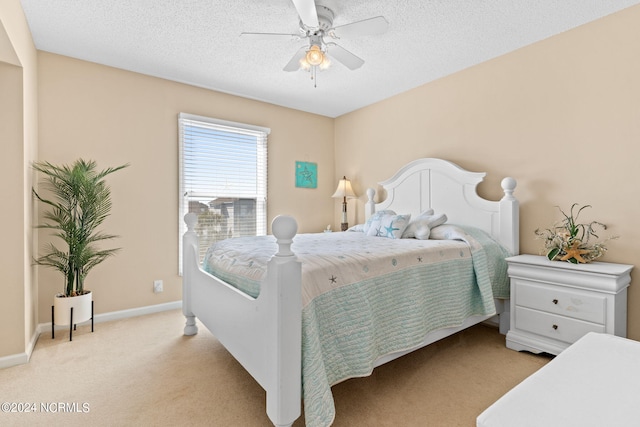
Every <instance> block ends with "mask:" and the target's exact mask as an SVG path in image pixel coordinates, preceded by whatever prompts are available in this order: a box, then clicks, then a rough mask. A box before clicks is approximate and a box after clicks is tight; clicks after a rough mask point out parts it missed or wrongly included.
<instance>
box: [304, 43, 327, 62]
mask: <svg viewBox="0 0 640 427" xmlns="http://www.w3.org/2000/svg"><path fill="white" fill-rule="evenodd" d="M305 60H306V62H307V63H308V64H309V65H312V66H314V67H315V66H318V65H320V64H322V62H323V61H324V60H325V55H324V52H322V50H320V47H319V46H317V45H313V46H311V47H310V48H309V50H308V51H307V54H306V55H305Z"/></svg>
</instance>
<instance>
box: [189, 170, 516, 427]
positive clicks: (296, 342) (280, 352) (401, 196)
mask: <svg viewBox="0 0 640 427" xmlns="http://www.w3.org/2000/svg"><path fill="white" fill-rule="evenodd" d="M484 176H485V174H484V173H475V172H469V171H465V170H463V169H462V168H460V167H459V166H457V165H455V164H453V163H450V162H447V161H445V160H441V159H429V158H425V159H419V160H415V161H413V162H411V163H409V164H407V165H406V166H404V167H403V168H401V169H400V170H399V171H398V172H397V173H396V174H395V175H394V176H393V177H392V178H391V179H389V180H387V181H384V182H382V183H381V185H382V186H383V188H384V189H385V191H386V193H387V198H386V199H385V201H383V202H382V203H379V204H376V203H375V202H373V194H374V191H373V190H371V191H368V192H367V193H368V194H369V201H368V202H367V209H366V216H367V218H368V217H369V216H370V215H372V214H373V213H374V212H375V211H376V210H380V209H393V210H395V211H396V212H402V213H410V214H412V215H418V214H419V213H421V212H423V211H425V210H427V209H429V208H433V209H435V210H437V211H438V212H446V214H447V216H448V218H449V222H450V223H456V224H463V225H469V226H474V227H477V228H479V229H482V230H484V231H485V232H487V233H489V234H490V235H491V236H493V237H494V238H495V239H496V240H497V241H499V242H501V243H502V244H503V245H504V246H505V247H506V248H508V249H509V250H510V252H511V253H513V254H517V253H518V248H519V247H518V246H519V235H518V228H519V208H518V201H517V200H516V199H515V198H514V197H513V191H514V189H515V187H516V181H515V180H514V179H512V178H505V179H504V180H503V181H502V188H503V190H504V197H503V198H502V199H501V200H500V201H489V200H485V199H483V198H481V197H479V196H478V195H477V192H476V186H477V185H478V184H479V183H480V182H481V181H482V179H483V177H484ZM196 220H197V218H196V216H195V214H187V215H186V216H185V221H186V222H187V227H188V231H187V232H186V233H185V235H184V238H183V248H184V253H183V313H184V315H185V317H186V325H185V328H184V334H185V335H193V334H196V333H197V326H196V322H195V318H196V317H197V318H198V319H199V320H200V321H201V322H202V323H203V324H204V325H205V326H206V327H207V328H208V329H209V330H210V331H211V332H212V334H213V335H214V336H215V337H216V338H217V339H218V340H219V341H220V342H221V343H222V344H223V345H224V346H225V347H226V348H227V350H228V351H229V352H230V353H231V354H232V355H233V356H234V357H235V358H236V359H237V360H238V361H239V362H240V363H241V364H242V365H243V366H244V368H245V369H246V370H247V371H248V372H249V373H250V374H251V375H252V376H253V377H254V378H255V379H256V381H257V382H258V383H259V384H260V385H261V386H262V387H263V388H264V389H265V390H266V392H267V415H268V416H269V418H270V420H271V421H272V422H273V424H274V425H276V426H289V425H291V424H292V423H293V422H294V421H295V420H296V419H297V418H298V417H299V416H300V413H301V329H302V324H301V306H302V303H301V287H302V283H301V266H300V263H299V261H297V259H296V256H295V254H294V253H293V252H292V251H291V243H292V240H293V239H294V237H295V234H296V231H297V224H296V222H295V220H294V219H293V218H291V217H288V216H279V217H277V218H275V219H274V221H273V223H272V231H273V234H274V236H275V237H276V239H277V243H278V252H277V253H276V254H275V256H273V258H272V259H271V261H270V262H269V265H268V270H267V275H266V280H265V281H264V282H263V284H262V285H261V291H260V294H259V296H258V297H257V298H252V297H250V296H248V295H247V294H244V293H243V292H241V291H239V290H238V289H236V288H235V287H233V286H232V285H230V284H228V283H225V282H224V281H223V280H221V279H219V278H217V277H214V276H212V275H210V274H208V273H206V272H205V271H204V270H202V268H201V267H200V265H199V262H198V250H197V248H198V242H197V236H196V234H195V232H194V226H195V223H196ZM500 301H501V303H499V304H497V305H496V311H497V312H498V313H503V314H506V315H502V316H501V317H500V323H501V328H502V329H504V330H505V331H506V330H508V317H509V316H508V313H504V312H505V311H507V309H505V307H508V301H507V302H506V304H505V303H504V300H500ZM487 317H489V316H472V317H471V318H468V319H467V320H465V321H464V322H463V324H462V325H460V326H459V327H452V328H446V329H440V330H436V331H434V332H432V333H429V334H428V335H427V336H426V337H425V339H424V341H423V342H422V344H420V345H418V346H416V347H415V348H411V349H407V350H404V351H401V352H398V353H395V354H391V355H387V356H384V357H382V358H381V359H379V360H378V361H377V362H376V363H375V366H379V365H380V364H382V363H385V362H388V361H390V360H393V359H395V358H397V357H399V356H402V355H404V354H407V353H409V352H411V351H413V350H415V349H418V348H421V347H423V346H425V345H428V344H430V343H432V342H435V341H437V340H439V339H442V338H444V337H446V336H449V335H451V334H453V333H456V332H458V331H460V330H462V329H465V328H467V327H469V326H472V325H474V324H476V323H479V322H482V321H485V320H487Z"/></svg>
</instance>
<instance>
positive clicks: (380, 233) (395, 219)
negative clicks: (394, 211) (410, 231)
mask: <svg viewBox="0 0 640 427" xmlns="http://www.w3.org/2000/svg"><path fill="white" fill-rule="evenodd" d="M409 220H411V215H410V214H408V215H391V214H385V215H381V216H380V217H379V218H377V219H374V220H373V221H372V222H371V225H370V227H369V229H368V230H367V233H366V234H367V236H376V237H387V238H389V239H400V238H402V233H403V232H404V230H405V229H406V228H407V225H409Z"/></svg>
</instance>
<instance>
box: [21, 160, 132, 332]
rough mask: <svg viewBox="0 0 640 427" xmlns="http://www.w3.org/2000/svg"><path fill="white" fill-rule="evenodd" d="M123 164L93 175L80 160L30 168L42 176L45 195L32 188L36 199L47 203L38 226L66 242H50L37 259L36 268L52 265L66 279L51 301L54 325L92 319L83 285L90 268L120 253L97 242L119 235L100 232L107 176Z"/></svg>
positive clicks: (91, 166)
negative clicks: (41, 221) (42, 220)
mask: <svg viewBox="0 0 640 427" xmlns="http://www.w3.org/2000/svg"><path fill="white" fill-rule="evenodd" d="M127 166H128V165H122V166H118V167H111V168H107V169H104V170H102V171H97V169H96V167H97V165H96V162H95V161H85V160H82V159H79V160H76V161H75V162H74V163H73V164H72V165H61V166H58V165H53V164H51V163H49V162H36V163H34V165H33V167H34V169H35V170H37V171H38V172H40V173H41V174H42V175H43V177H42V181H41V183H42V187H41V189H43V190H46V191H47V194H46V195H44V194H45V193H42V192H38V191H36V190H35V189H33V194H34V196H35V197H36V198H37V199H38V201H40V202H41V203H43V204H45V205H46V210H45V212H44V214H43V218H44V222H43V223H42V224H40V225H38V226H37V227H38V228H43V229H49V230H52V232H53V236H55V237H58V238H60V239H61V240H62V241H63V242H64V244H65V245H64V246H62V247H59V246H57V245H56V244H55V243H54V242H50V243H48V244H47V245H46V246H45V247H44V248H43V252H44V253H43V254H42V255H41V256H39V257H38V258H37V259H36V260H35V262H36V264H38V265H44V266H47V267H52V268H54V269H56V270H58V271H60V272H61V273H62V274H63V276H64V289H63V291H62V292H60V293H58V294H56V295H55V298H54V305H53V308H52V311H53V314H52V318H53V319H52V322H53V324H56V325H71V324H72V323H73V324H76V323H81V322H84V321H86V320H89V319H90V318H91V317H92V307H91V304H92V295H91V291H89V290H88V289H85V287H84V281H85V278H86V277H87V274H88V273H89V271H90V270H91V269H92V268H93V267H95V266H96V265H98V264H100V263H101V262H102V261H104V260H105V259H106V258H108V257H110V256H112V255H113V254H115V253H116V252H117V251H118V250H119V248H112V249H101V248H98V247H97V243H98V242H101V241H103V240H109V239H113V238H115V237H117V236H115V235H111V234H105V233H102V232H100V231H99V230H98V227H99V226H100V225H101V224H102V222H103V221H104V220H105V219H106V218H107V217H108V216H109V214H110V212H111V190H110V188H109V186H108V185H107V184H106V182H105V177H106V176H107V175H109V174H111V173H113V172H116V171H118V170H120V169H122V168H125V167H127ZM72 307H73V311H72V310H71V308H72ZM71 313H73V319H72V318H71Z"/></svg>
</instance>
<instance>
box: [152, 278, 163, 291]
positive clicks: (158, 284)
mask: <svg viewBox="0 0 640 427" xmlns="http://www.w3.org/2000/svg"><path fill="white" fill-rule="evenodd" d="M153 292H155V293H156V294H157V293H158V292H162V280H154V281H153Z"/></svg>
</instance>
